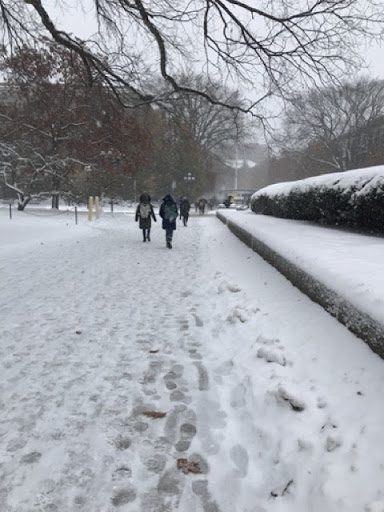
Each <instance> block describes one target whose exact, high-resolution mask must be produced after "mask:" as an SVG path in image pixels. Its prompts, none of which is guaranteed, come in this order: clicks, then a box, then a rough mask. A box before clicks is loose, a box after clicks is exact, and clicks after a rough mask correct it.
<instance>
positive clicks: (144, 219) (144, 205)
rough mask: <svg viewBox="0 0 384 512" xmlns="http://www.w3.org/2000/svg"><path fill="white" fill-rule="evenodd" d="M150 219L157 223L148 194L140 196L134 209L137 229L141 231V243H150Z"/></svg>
mask: <svg viewBox="0 0 384 512" xmlns="http://www.w3.org/2000/svg"><path fill="white" fill-rule="evenodd" d="M151 219H153V220H154V221H155V222H157V219H156V215H155V212H154V210H153V206H152V204H151V197H150V195H149V194H141V196H140V202H139V204H138V205H137V208H136V216H135V221H136V222H137V221H139V228H140V229H141V230H142V231H143V242H146V241H147V240H148V242H150V241H151V223H152V221H151Z"/></svg>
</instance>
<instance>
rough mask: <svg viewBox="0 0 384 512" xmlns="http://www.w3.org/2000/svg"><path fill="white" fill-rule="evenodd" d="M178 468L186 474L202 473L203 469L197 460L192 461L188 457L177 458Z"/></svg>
mask: <svg viewBox="0 0 384 512" xmlns="http://www.w3.org/2000/svg"><path fill="white" fill-rule="evenodd" d="M177 469H180V470H181V471H182V472H183V473H184V474H187V473H201V469H200V467H199V465H198V464H197V463H196V462H191V461H189V460H188V459H177Z"/></svg>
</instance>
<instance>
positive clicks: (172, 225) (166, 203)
mask: <svg viewBox="0 0 384 512" xmlns="http://www.w3.org/2000/svg"><path fill="white" fill-rule="evenodd" d="M159 215H160V217H161V218H162V219H163V224H162V226H163V229H165V241H166V243H167V247H168V249H172V239H173V232H174V231H175V229H176V219H177V217H178V215H179V212H178V209H177V204H176V201H175V200H174V199H173V197H172V196H171V195H170V194H167V195H166V196H164V197H163V199H162V203H161V205H160V210H159Z"/></svg>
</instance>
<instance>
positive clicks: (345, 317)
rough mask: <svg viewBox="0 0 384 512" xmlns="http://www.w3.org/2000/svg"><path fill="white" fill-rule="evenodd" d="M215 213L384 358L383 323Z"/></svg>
mask: <svg viewBox="0 0 384 512" xmlns="http://www.w3.org/2000/svg"><path fill="white" fill-rule="evenodd" d="M216 216H217V217H218V219H220V220H221V222H223V223H224V224H226V225H227V226H228V228H229V230H230V231H231V232H232V233H233V234H234V235H235V236H237V238H239V240H241V241H242V242H243V243H244V244H246V245H247V246H248V247H249V248H250V249H252V250H253V251H254V252H256V253H257V254H259V255H260V256H261V257H262V258H263V259H264V260H265V261H266V262H267V263H269V264H270V265H272V266H273V267H275V269H276V270H278V271H279V272H280V273H281V274H283V276H285V277H286V278H287V279H288V280H289V281H290V282H291V283H292V284H293V285H294V286H296V288H298V289H299V290H300V291H301V292H303V293H304V294H305V295H307V296H308V297H309V298H310V299H311V300H313V301H314V302H316V303H317V304H319V305H320V306H321V307H322V308H324V309H325V311H327V313H329V314H330V315H332V316H333V317H334V318H336V320H338V321H339V322H340V323H341V324H343V325H344V326H345V327H346V328H347V329H348V330H350V331H351V332H352V333H353V334H355V335H356V336H358V337H359V338H360V339H362V340H363V341H364V342H365V343H366V344H367V345H368V346H369V347H370V348H371V349H372V350H373V352H375V353H376V354H378V355H379V356H380V357H381V358H382V359H384V325H383V324H381V323H380V322H377V321H376V320H374V319H373V318H371V317H370V316H369V315H367V314H366V313H363V312H361V311H359V310H358V309H357V308H356V306H354V305H353V304H351V303H350V302H349V301H348V300H347V299H345V298H344V297H342V296H340V295H338V294H337V293H335V292H334V291H333V290H331V289H330V288H328V287H327V286H325V285H324V284H322V283H321V282H320V281H318V280H316V279H314V278H313V276H311V275H310V274H308V273H307V272H304V271H303V270H301V269H300V268H299V267H297V266H296V265H294V264H293V263H292V262H290V261H289V260H287V259H286V258H284V257H283V256H281V254H279V253H277V252H276V251H274V250H273V249H271V248H270V247H269V246H268V245H266V244H265V243H264V242H262V241H261V240H259V239H257V238H256V237H254V236H253V235H251V234H250V233H248V231H246V230H245V229H244V228H242V227H240V226H238V225H237V224H236V223H234V222H232V221H231V220H229V219H227V218H226V217H225V216H224V215H222V214H221V213H220V212H216Z"/></svg>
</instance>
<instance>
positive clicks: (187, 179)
mask: <svg viewBox="0 0 384 512" xmlns="http://www.w3.org/2000/svg"><path fill="white" fill-rule="evenodd" d="M194 179H195V177H194V176H192V174H191V173H190V172H188V173H187V175H186V176H184V181H185V182H186V183H187V190H188V195H190V194H189V186H190V183H191V181H193V180H194Z"/></svg>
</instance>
